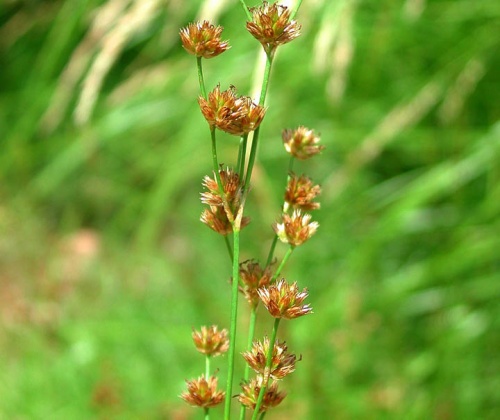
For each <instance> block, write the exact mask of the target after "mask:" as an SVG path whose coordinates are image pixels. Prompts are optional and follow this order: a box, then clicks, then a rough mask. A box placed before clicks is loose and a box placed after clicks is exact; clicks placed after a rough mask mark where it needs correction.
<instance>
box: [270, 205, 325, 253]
mask: <svg viewBox="0 0 500 420" xmlns="http://www.w3.org/2000/svg"><path fill="white" fill-rule="evenodd" d="M310 220H311V215H310V214H303V213H302V212H301V211H300V210H294V212H293V213H292V215H291V216H290V215H289V214H286V213H284V214H283V215H282V223H275V224H274V226H273V228H274V231H275V232H276V234H277V235H278V238H279V239H280V240H281V242H285V243H289V244H290V245H291V246H299V245H302V244H303V243H304V242H305V241H307V240H308V239H309V238H310V237H311V236H313V235H314V233H315V232H316V230H318V227H319V223H318V222H310Z"/></svg>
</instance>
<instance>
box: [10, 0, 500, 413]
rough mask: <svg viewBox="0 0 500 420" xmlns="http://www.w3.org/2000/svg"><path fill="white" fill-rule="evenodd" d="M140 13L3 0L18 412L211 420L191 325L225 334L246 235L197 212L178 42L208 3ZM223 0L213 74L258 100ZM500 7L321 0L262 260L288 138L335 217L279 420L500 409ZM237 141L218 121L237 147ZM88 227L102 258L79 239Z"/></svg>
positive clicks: (267, 144) (268, 198)
mask: <svg viewBox="0 0 500 420" xmlns="http://www.w3.org/2000/svg"><path fill="white" fill-rule="evenodd" d="M146 3H147V2H142V4H143V5H144V4H146ZM207 3H208V2H207ZM253 3H256V2H253ZM140 4H141V2H140V1H137V2H132V1H125V0H124V1H123V2H102V1H97V0H88V1H80V2H63V1H51V2H44V1H19V0H18V1H15V0H11V1H7V2H4V3H3V4H2V5H0V13H1V14H0V24H1V26H0V50H1V60H2V62H1V69H2V70H1V71H0V135H1V137H0V147H1V153H0V197H1V204H0V306H1V311H0V313H1V316H2V321H3V322H2V324H3V327H2V330H3V334H2V335H0V354H2V357H1V358H0V372H2V374H1V375H0V379H1V380H0V395H1V398H0V417H2V418H20V419H24V418H26V419H32V418H33V419H45V418H50V419H69V418H71V419H79V418H82V419H85V418H94V417H98V418H101V417H102V418H124V419H127V418H131V419H132V418H134V419H135V418H148V419H149V418H165V419H170V418H175V416H178V418H188V417H189V418H191V417H192V418H198V417H196V415H200V413H198V412H196V410H195V409H191V408H189V407H185V406H184V403H183V402H182V401H181V400H180V399H179V398H178V397H177V396H178V394H179V393H180V392H181V390H182V389H183V386H184V383H183V381H184V379H186V378H189V377H193V376H196V375H198V374H199V372H201V371H202V370H203V366H202V365H203V361H202V358H201V357H198V355H197V354H195V349H194V347H193V346H192V345H191V342H190V340H191V339H190V332H191V327H192V326H196V327H197V326H199V325H202V324H210V323H217V324H219V325H220V326H221V327H227V323H228V321H229V307H228V302H229V295H230V290H229V289H230V287H229V286H228V278H227V277H228V274H227V273H229V272H230V263H229V261H228V258H227V254H226V250H225V245H224V243H223V241H222V240H220V238H219V237H218V236H217V235H215V234H214V233H213V232H211V231H209V230H208V229H207V228H206V227H205V226H203V225H202V224H201V223H198V222H197V219H198V217H199V214H200V212H201V204H200V203H199V199H198V197H199V195H198V194H199V192H200V190H201V187H200V180H201V178H202V177H203V176H204V175H205V174H208V173H209V172H210V168H211V156H210V138H209V133H208V130H207V127H206V123H205V122H204V120H203V118H202V116H201V114H200V112H199V109H198V105H197V102H196V97H197V95H198V91H197V89H198V84H197V79H196V65H195V58H194V57H192V56H189V55H187V54H186V53H185V52H184V51H183V50H182V48H181V46H180V42H179V38H178V34H177V32H178V29H179V28H180V27H182V26H184V25H186V24H187V23H188V22H190V21H192V20H194V19H195V17H196V15H197V13H198V12H199V10H200V8H201V7H203V6H204V4H202V2H201V1H189V2H175V1H171V2H167V1H161V0H158V1H152V2H150V3H149V4H150V5H152V6H151V7H152V9H147V7H143V8H142V9H137V10H135V9H134V8H137V7H139V5H140ZM120 5H121V6H120ZM113 7H114V8H113ZM218 7H219V9H218V10H216V11H213V12H214V13H215V18H216V19H217V20H218V21H219V22H220V23H221V24H222V25H223V26H224V27H225V32H224V34H225V35H226V37H227V38H228V39H229V40H230V43H231V45H232V48H231V49H230V50H229V51H228V52H226V53H225V54H224V55H222V56H221V57H219V58H216V59H214V60H210V61H207V62H206V64H205V67H204V68H205V74H206V83H207V87H208V88H209V89H211V87H213V86H214V85H215V84H217V83H219V82H220V83H221V86H222V87H223V88H226V87H227V86H228V85H230V84H234V85H235V86H236V87H237V89H238V92H239V93H241V94H246V93H250V91H251V89H252V86H253V85H254V82H253V80H252V77H253V72H254V67H255V64H254V63H255V60H256V57H258V51H259V46H258V45H257V44H256V42H255V41H254V40H253V39H252V37H251V36H250V35H249V34H248V33H246V31H245V29H244V26H243V22H244V14H243V11H242V10H241V6H240V4H239V2H238V1H233V2H227V3H226V4H225V6H218ZM499 15H500V4H499V3H498V2H495V1H492V0H477V1H474V2H470V1H466V0H454V1H451V0H450V1H437V0H428V1H427V2H425V1H417V0H406V1H402V0H381V1H377V2H369V1H362V0H358V1H354V0H343V1H331V2H330V1H326V0H324V1H315V2H308V1H304V2H303V4H302V7H301V10H300V12H299V14H298V16H297V18H298V20H299V21H300V22H301V23H302V25H303V35H302V36H301V37H299V38H298V39H297V40H296V41H294V42H292V43H291V44H289V45H286V46H284V47H283V48H282V50H281V51H279V54H278V55H277V58H276V61H275V63H276V66H275V68H274V69H273V74H272V76H271V85H270V91H269V103H270V104H272V106H271V107H270V108H269V113H268V115H267V116H266V119H265V120H264V123H263V125H262V132H261V141H260V154H259V161H258V162H257V168H256V174H255V175H256V176H255V179H254V185H253V189H252V191H251V194H253V197H252V201H253V204H250V203H249V216H251V217H252V219H253V222H252V224H251V225H250V226H249V227H248V228H247V229H248V231H249V232H251V233H252V235H253V237H254V238H255V237H256V238H257V239H255V240H254V241H253V242H252V243H250V244H248V242H247V243H246V244H245V245H244V246H246V248H245V249H243V250H242V252H243V259H246V258H251V257H257V258H260V259H261V260H263V259H265V256H266V253H267V250H268V248H269V244H270V240H271V234H272V233H271V230H270V228H269V225H270V224H271V223H272V222H273V221H274V220H275V218H276V217H277V213H278V209H279V205H280V203H279V202H277V201H276V198H275V197H276V196H279V194H280V193H279V191H280V189H281V188H283V185H284V182H285V177H286V173H285V172H286V165H287V157H286V156H285V153H284V152H283V147H282V145H281V137H280V134H281V130H282V129H283V128H292V127H296V126H298V125H300V124H304V125H306V126H309V127H312V128H314V129H316V130H317V131H319V132H320V133H322V142H323V143H324V144H325V145H326V146H327V149H326V150H325V152H324V153H323V155H322V156H320V157H317V158H315V159H314V161H313V164H311V163H310V162H304V163H299V164H298V165H297V166H296V168H295V170H296V171H297V172H298V173H302V172H306V173H307V174H308V175H310V176H311V177H312V178H313V179H315V180H316V181H319V182H321V184H322V187H323V195H322V198H321V203H322V210H321V211H320V212H319V213H317V217H318V219H319V222H320V230H319V231H318V234H317V235H316V236H315V237H314V238H313V239H311V241H310V242H309V243H307V244H306V245H305V246H304V247H302V248H300V249H297V251H296V252H295V253H294V255H293V257H292V259H291V263H290V265H289V266H288V267H287V268H286V270H285V271H286V272H285V273H284V274H285V275H286V276H287V277H288V278H289V279H290V280H292V281H295V280H297V281H298V282H299V284H300V285H306V284H307V286H308V287H309V290H310V294H311V297H310V302H311V303H312V305H313V307H314V315H312V316H311V317H306V318H304V319H301V320H299V321H297V322H294V324H293V326H290V328H288V327H287V326H286V323H284V325H283V327H284V330H285V331H286V334H287V343H288V346H289V348H290V349H292V350H294V351H296V352H297V353H299V354H302V355H303V361H302V362H301V363H299V364H298V367H297V371H296V373H295V374H294V375H293V376H292V377H291V378H290V379H287V380H286V381H285V383H284V388H285V389H287V391H288V393H289V396H288V397H287V399H286V400H285V403H284V404H283V408H279V409H277V410H276V418H280V416H281V418H301V419H302V418H303V419H322V418H325V419H326V418H337V419H344V418H345V419H349V418H393V419H400V418H409V419H420V418H457V419H473V418H484V419H487V418H491V419H493V418H496V417H495V414H496V413H498V410H499V409H500V399H499V396H498V391H497V390H498V389H500V379H499V376H498V372H499V371H500V359H499V358H498V356H497V354H498V348H499V346H500V340H499V338H498V337H500V334H499V333H500V331H499V329H500V325H499V320H500V310H499V305H498V296H500V263H499V257H498V255H499V253H498V250H499V249H500V219H499V217H498V215H499V214H500V200H499V197H500V190H499V180H500V166H499V162H500V126H499V122H498V120H497V119H498V115H499V114H500V112H499V111H500V109H499V106H500V105H499V101H498V88H499V80H498V70H497V69H498V68H499V66H500V63H499V55H498V54H495V52H497V51H498V47H499V45H498V44H499V38H498V36H497V22H498V17H499ZM105 19H109V21H106V20H105ZM96 63H97V64H99V65H97V64H96ZM236 146H237V140H235V139H232V138H229V137H224V136H221V144H220V156H219V157H220V159H221V161H223V162H225V163H227V164H231V163H232V162H230V161H226V160H227V159H229V156H233V153H234V150H235V148H236ZM83 229H85V231H84V232H88V231H90V232H92V234H93V235H94V236H92V237H93V238H94V242H91V244H94V245H93V246H94V248H92V247H91V248H92V249H93V250H94V251H95V252H96V253H95V254H92V250H91V251H89V252H90V254H85V252H83V253H81V252H80V253H79V251H75V250H74V249H73V248H71V246H69V245H68V241H69V242H70V243H71V241H70V239H68V238H74V235H78V233H79V232H82V231H83ZM245 232H246V231H245V230H244V231H243V233H242V235H243V237H245V235H246V233H245ZM248 236H249V237H250V235H248ZM76 237H77V238H78V236H76ZM96 238H97V239H96ZM242 243H244V242H242ZM96 250H97V251H96ZM278 252H284V248H280V249H279V250H278ZM81 260H83V263H81ZM82 264H83V266H82ZM221 308H222V309H221ZM245 309H246V308H244V307H242V308H241V311H240V313H241V314H244V313H245ZM313 317H314V318H313ZM263 319H264V321H263V322H265V324H264V323H263V324H262V325H261V326H260V327H259V329H260V331H258V332H259V333H269V332H270V329H271V326H272V321H271V320H270V319H268V318H266V316H264V315H263ZM245 322H246V318H245V315H242V316H241V323H242V325H244V323H245ZM242 340H243V338H242ZM224 366H225V361H224V362H221V361H220V360H217V359H216V360H215V361H214V368H216V367H220V368H224ZM222 370H224V369H222ZM237 375H238V372H237ZM221 376H224V373H223V372H221ZM237 377H238V376H237ZM221 379H223V378H221ZM290 416H292V417H290ZM270 417H272V414H270Z"/></svg>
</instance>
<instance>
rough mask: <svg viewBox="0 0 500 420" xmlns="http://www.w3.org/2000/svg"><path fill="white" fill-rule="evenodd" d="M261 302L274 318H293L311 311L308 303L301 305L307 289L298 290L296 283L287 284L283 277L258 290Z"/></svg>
mask: <svg viewBox="0 0 500 420" xmlns="http://www.w3.org/2000/svg"><path fill="white" fill-rule="evenodd" d="M258 293H259V297H260V299H261V300H262V303H263V304H264V306H265V307H266V308H267V310H268V312H269V314H270V315H271V316H273V317H274V318H285V319H293V318H298V317H300V316H303V315H307V314H310V313H312V308H311V306H310V305H309V304H307V305H302V303H303V302H304V300H305V299H306V297H307V295H308V294H307V289H303V290H302V292H299V289H298V287H297V283H296V282H295V283H292V284H289V283H287V281H286V280H285V279H281V280H279V281H278V282H277V283H275V284H272V285H270V286H268V287H263V288H261V289H259V290H258Z"/></svg>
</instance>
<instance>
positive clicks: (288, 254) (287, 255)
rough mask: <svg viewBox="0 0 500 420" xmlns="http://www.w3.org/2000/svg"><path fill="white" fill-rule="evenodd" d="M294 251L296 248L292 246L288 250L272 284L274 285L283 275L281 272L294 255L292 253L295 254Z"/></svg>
mask: <svg viewBox="0 0 500 420" xmlns="http://www.w3.org/2000/svg"><path fill="white" fill-rule="evenodd" d="M294 249H295V247H294V246H290V247H289V248H288V249H287V251H286V254H285V256H284V257H283V259H282V260H281V263H280V265H279V267H278V268H277V269H276V272H275V273H274V276H273V278H272V279H271V283H274V282H275V281H276V279H277V278H278V276H279V275H280V273H281V270H283V267H284V266H285V264H286V262H287V261H288V258H290V255H292V252H293V250H294Z"/></svg>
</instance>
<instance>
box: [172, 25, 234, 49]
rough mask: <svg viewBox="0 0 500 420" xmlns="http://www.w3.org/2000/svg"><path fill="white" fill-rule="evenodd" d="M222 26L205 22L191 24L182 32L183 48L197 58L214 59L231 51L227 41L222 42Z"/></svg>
mask: <svg viewBox="0 0 500 420" xmlns="http://www.w3.org/2000/svg"><path fill="white" fill-rule="evenodd" d="M222 29H223V28H222V26H215V25H212V24H211V23H210V22H208V21H206V20H204V21H203V22H196V23H190V24H189V25H188V26H186V27H185V28H182V29H181V30H180V33H179V35H180V37H181V41H182V46H183V47H184V49H185V50H186V51H187V52H188V53H189V54H193V55H195V56H196V57H203V58H213V57H217V56H218V55H220V54H222V53H223V52H224V51H226V50H227V49H229V48H230V47H229V43H228V42H227V41H221V39H220V36H221V33H222Z"/></svg>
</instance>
